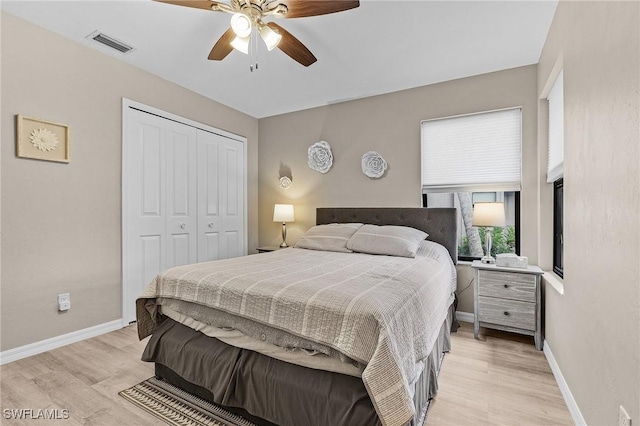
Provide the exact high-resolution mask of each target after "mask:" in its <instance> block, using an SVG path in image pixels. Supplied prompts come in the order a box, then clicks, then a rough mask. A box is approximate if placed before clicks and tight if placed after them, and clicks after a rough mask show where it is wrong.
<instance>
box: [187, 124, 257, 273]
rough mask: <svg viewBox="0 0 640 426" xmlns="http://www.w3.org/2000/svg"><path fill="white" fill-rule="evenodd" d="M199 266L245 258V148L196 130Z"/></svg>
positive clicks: (238, 143) (236, 142) (231, 141)
mask: <svg viewBox="0 0 640 426" xmlns="http://www.w3.org/2000/svg"><path fill="white" fill-rule="evenodd" d="M197 139H198V262H205V261H210V260H218V259H226V258H230V257H236V256H241V255H243V254H244V242H243V241H244V172H245V171H244V147H243V145H242V143H241V142H238V141H235V140H232V139H229V138H227V137H224V136H220V135H217V134H214V133H211V132H206V131H203V130H198V137H197Z"/></svg>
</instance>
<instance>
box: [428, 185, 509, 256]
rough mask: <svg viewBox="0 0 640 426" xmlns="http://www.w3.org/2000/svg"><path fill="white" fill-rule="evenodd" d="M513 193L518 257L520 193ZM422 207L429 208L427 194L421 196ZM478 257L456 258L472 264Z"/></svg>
mask: <svg viewBox="0 0 640 426" xmlns="http://www.w3.org/2000/svg"><path fill="white" fill-rule="evenodd" d="M514 193H515V198H516V199H515V209H514V215H515V218H514V220H515V231H516V254H517V255H518V256H520V191H514ZM422 207H429V206H428V205H427V194H424V193H423V194H422ZM480 259H481V258H480V257H474V256H458V261H463V262H464V261H466V262H472V261H474V260H480Z"/></svg>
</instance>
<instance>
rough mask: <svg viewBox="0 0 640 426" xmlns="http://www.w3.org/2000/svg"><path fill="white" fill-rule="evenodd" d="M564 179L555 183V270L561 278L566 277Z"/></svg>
mask: <svg viewBox="0 0 640 426" xmlns="http://www.w3.org/2000/svg"><path fill="white" fill-rule="evenodd" d="M563 182H564V180H563V179H558V180H557V181H555V182H554V184H553V272H555V273H556V274H557V275H558V276H559V277H560V278H564V269H563V260H562V246H563V240H562V228H563V226H562V225H563V224H562V208H563V206H562V205H563V202H562V195H563Z"/></svg>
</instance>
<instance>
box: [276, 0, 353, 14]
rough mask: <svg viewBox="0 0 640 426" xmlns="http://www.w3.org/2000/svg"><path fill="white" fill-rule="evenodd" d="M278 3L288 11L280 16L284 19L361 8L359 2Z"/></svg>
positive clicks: (314, 0)
mask: <svg viewBox="0 0 640 426" xmlns="http://www.w3.org/2000/svg"><path fill="white" fill-rule="evenodd" d="M278 3H281V4H284V5H285V6H287V9H288V11H287V13H284V14H282V15H280V16H282V17H283V18H303V17H305V16H317V15H326V14H327V13H336V12H342V11H344V10H349V9H355V8H356V7H358V6H360V2H359V1H358V0H280V1H278ZM276 16H278V15H276Z"/></svg>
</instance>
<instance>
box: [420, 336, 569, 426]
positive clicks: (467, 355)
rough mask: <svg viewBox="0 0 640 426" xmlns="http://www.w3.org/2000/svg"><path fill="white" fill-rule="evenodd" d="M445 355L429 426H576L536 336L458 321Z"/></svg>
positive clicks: (428, 421)
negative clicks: (475, 327)
mask: <svg viewBox="0 0 640 426" xmlns="http://www.w3.org/2000/svg"><path fill="white" fill-rule="evenodd" d="M460 324H461V326H462V327H461V328H460V329H459V330H458V332H457V333H455V334H452V342H451V345H452V348H451V352H450V353H448V354H447V355H446V356H445V357H444V363H443V365H442V370H441V371H440V377H439V379H438V383H439V389H438V395H437V396H436V398H435V399H434V400H432V402H431V407H430V408H429V414H428V416H427V422H426V425H427V426H436V425H437V426H441V425H510V426H515V425H573V420H572V419H571V415H570V414H569V410H568V409H567V406H566V404H565V403H564V399H563V398H562V394H561V393H560V389H559V388H558V385H557V383H556V380H555V378H554V377H553V373H552V372H551V368H550V367H549V364H548V362H547V359H546V358H545V356H544V354H543V353H542V351H538V350H536V348H535V346H534V345H533V337H527V336H520V335H516V334H512V333H504V332H500V331H496V330H490V329H485V328H480V336H479V339H478V340H476V339H474V338H473V324H470V323H460Z"/></svg>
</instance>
